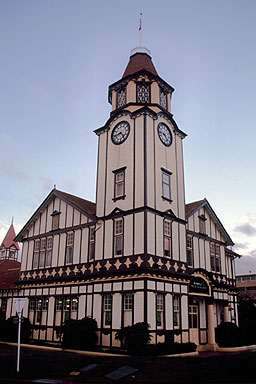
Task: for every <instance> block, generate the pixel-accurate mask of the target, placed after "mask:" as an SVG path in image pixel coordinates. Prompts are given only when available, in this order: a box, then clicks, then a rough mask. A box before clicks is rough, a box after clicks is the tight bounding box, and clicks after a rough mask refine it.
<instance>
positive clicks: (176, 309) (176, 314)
mask: <svg viewBox="0 0 256 384" xmlns="http://www.w3.org/2000/svg"><path fill="white" fill-rule="evenodd" d="M173 327H174V328H180V297H179V296H173Z"/></svg>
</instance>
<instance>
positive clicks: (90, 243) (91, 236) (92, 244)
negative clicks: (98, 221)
mask: <svg viewBox="0 0 256 384" xmlns="http://www.w3.org/2000/svg"><path fill="white" fill-rule="evenodd" d="M95 229H96V227H95V225H93V226H91V227H89V233H88V261H93V260H95V233H96V231H95ZM92 247H93V248H92ZM92 250H93V256H92V257H91V251H92Z"/></svg>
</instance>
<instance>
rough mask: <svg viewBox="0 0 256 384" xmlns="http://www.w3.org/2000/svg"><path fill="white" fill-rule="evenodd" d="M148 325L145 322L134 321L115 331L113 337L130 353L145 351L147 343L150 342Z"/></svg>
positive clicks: (137, 353)
mask: <svg viewBox="0 0 256 384" xmlns="http://www.w3.org/2000/svg"><path fill="white" fill-rule="evenodd" d="M149 327H150V325H149V324H147V323H136V324H134V325H131V326H128V327H122V328H121V329H120V330H119V331H118V332H116V335H115V338H116V339H117V340H119V341H121V343H122V346H123V347H124V348H125V349H126V350H127V352H128V353H129V354H131V355H141V354H144V353H146V347H147V344H148V343H149V342H150V339H151V335H150V334H149Z"/></svg>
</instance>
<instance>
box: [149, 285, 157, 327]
mask: <svg viewBox="0 0 256 384" xmlns="http://www.w3.org/2000/svg"><path fill="white" fill-rule="evenodd" d="M148 323H149V325H150V330H151V331H152V330H154V329H156V295H155V293H154V292H148Z"/></svg>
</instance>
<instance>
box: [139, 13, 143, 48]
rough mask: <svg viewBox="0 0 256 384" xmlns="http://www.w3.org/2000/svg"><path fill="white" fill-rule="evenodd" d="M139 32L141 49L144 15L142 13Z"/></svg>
mask: <svg viewBox="0 0 256 384" xmlns="http://www.w3.org/2000/svg"><path fill="white" fill-rule="evenodd" d="M139 32H140V48H141V40H142V13H140V25H139Z"/></svg>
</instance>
